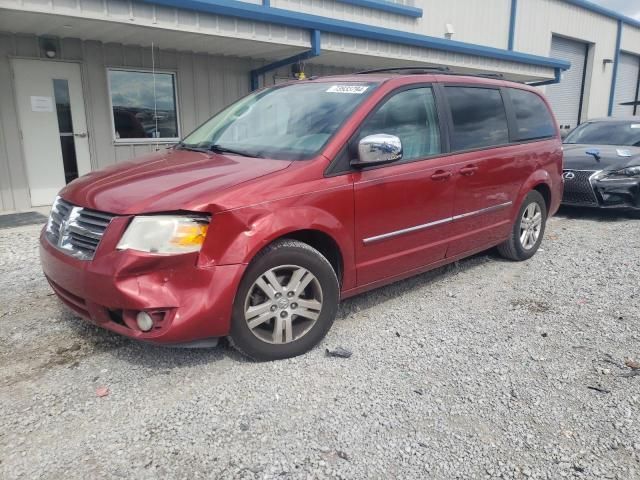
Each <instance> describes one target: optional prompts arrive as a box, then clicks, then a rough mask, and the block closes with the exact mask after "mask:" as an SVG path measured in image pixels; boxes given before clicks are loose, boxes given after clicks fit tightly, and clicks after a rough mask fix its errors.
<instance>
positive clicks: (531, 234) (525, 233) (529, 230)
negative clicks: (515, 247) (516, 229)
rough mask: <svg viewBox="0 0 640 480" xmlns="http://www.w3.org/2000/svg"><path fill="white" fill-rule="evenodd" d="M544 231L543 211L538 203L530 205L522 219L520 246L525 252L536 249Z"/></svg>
mask: <svg viewBox="0 0 640 480" xmlns="http://www.w3.org/2000/svg"><path fill="white" fill-rule="evenodd" d="M541 230H542V209H541V208H540V205H538V204H537V203H536V202H532V203H530V204H529V205H528V206H527V208H525V209H524V212H522V218H521V219H520V245H522V248H524V249H525V250H531V249H532V248H533V247H535V245H536V243H537V242H538V238H539V237H540V232H541Z"/></svg>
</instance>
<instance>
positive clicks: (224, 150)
mask: <svg viewBox="0 0 640 480" xmlns="http://www.w3.org/2000/svg"><path fill="white" fill-rule="evenodd" d="M209 150H211V151H212V152H215V153H231V154H233V155H240V156H243V157H252V158H262V157H261V156H260V155H257V154H254V153H249V152H243V151H242V150H236V149H234V148H227V147H223V146H222V145H218V144H217V143H214V144H213V145H210V146H209Z"/></svg>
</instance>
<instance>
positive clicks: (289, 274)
mask: <svg viewBox="0 0 640 480" xmlns="http://www.w3.org/2000/svg"><path fill="white" fill-rule="evenodd" d="M339 299H340V286H339V284H338V279H337V277H336V273H335V271H334V270H333V267H332V266H331V264H330V263H329V261H328V260H327V259H326V258H325V257H324V256H323V255H322V254H321V253H320V252H318V251H317V250H316V249H315V248H313V247H311V246H309V245H307V244H306V243H302V242H299V241H296V240H288V239H285V240H280V241H277V242H275V243H273V244H271V245H269V246H267V247H265V248H264V249H263V250H262V251H261V252H260V253H259V254H258V255H257V256H256V258H254V260H253V261H252V262H251V264H250V265H249V267H248V268H247V271H246V272H245V275H244V277H243V278H242V281H241V282H240V287H239V288H238V292H237V294H236V299H235V302H234V305H233V315H232V319H231V332H230V340H231V344H232V345H233V346H234V347H235V348H237V349H238V350H239V351H240V352H241V353H243V354H245V355H247V356H248V357H251V358H253V359H255V360H278V359H282V358H289V357H295V356H297V355H301V354H303V353H305V352H307V351H309V350H310V349H311V348H313V347H314V346H315V345H316V344H317V343H318V342H320V340H322V338H324V336H325V335H326V333H327V332H328V331H329V329H330V328H331V325H332V324H333V320H334V318H335V315H336V312H337V310H338V302H339Z"/></svg>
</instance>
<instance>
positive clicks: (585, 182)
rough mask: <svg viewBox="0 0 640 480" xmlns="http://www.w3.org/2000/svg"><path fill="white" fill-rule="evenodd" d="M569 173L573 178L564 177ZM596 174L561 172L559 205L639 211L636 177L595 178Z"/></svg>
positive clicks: (639, 194)
mask: <svg viewBox="0 0 640 480" xmlns="http://www.w3.org/2000/svg"><path fill="white" fill-rule="evenodd" d="M567 173H572V174H573V175H574V176H573V178H569V179H568V178H567ZM598 173H599V172H597V171H581V170H565V171H564V175H563V176H564V179H565V182H564V195H563V198H562V204H563V205H568V206H579V207H594V208H608V209H609V208H610V209H624V210H640V178H635V177H599V176H598V175H597V174H598Z"/></svg>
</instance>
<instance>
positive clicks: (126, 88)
mask: <svg viewBox="0 0 640 480" xmlns="http://www.w3.org/2000/svg"><path fill="white" fill-rule="evenodd" d="M108 75H109V88H110V92H111V110H112V115H113V127H114V132H113V134H114V138H115V140H116V141H118V140H127V141H145V140H147V141H158V140H165V141H175V140H177V139H178V137H179V136H180V135H179V133H178V117H177V110H176V84H175V75H174V74H173V73H152V72H140V71H127V70H108Z"/></svg>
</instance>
